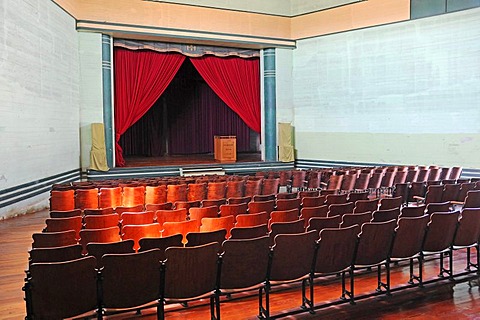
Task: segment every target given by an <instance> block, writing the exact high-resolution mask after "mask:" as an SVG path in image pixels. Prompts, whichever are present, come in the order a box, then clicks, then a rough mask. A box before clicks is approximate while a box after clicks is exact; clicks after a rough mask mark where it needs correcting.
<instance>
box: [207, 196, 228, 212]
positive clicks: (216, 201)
mask: <svg viewBox="0 0 480 320" xmlns="http://www.w3.org/2000/svg"><path fill="white" fill-rule="evenodd" d="M226 203H227V199H225V198H222V199H205V200H202V202H201V207H212V206H215V207H217V211H219V210H220V206H221V205H224V204H226Z"/></svg>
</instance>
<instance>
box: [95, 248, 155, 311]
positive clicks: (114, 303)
mask: <svg viewBox="0 0 480 320" xmlns="http://www.w3.org/2000/svg"><path fill="white" fill-rule="evenodd" d="M101 264H102V266H103V267H102V269H100V275H101V276H100V280H99V282H98V285H99V288H100V290H99V292H101V294H100V297H99V301H100V302H101V305H102V311H103V313H106V314H108V313H109V312H112V311H118V310H121V311H126V310H138V308H140V307H141V308H145V307H152V306H157V307H158V306H159V302H158V298H159V297H160V292H161V291H162V288H163V285H164V284H163V283H162V281H161V263H160V250H159V249H152V250H149V251H144V252H139V253H124V254H106V255H104V256H103V257H102V262H101ZM139 271H140V272H139ZM162 307H163V304H162ZM160 314H161V313H160V308H157V315H160Z"/></svg>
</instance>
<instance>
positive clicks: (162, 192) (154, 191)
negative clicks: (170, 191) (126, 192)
mask: <svg viewBox="0 0 480 320" xmlns="http://www.w3.org/2000/svg"><path fill="white" fill-rule="evenodd" d="M166 202H167V186H166V185H159V186H146V187H145V205H147V204H161V203H166ZM146 209H147V210H153V208H146ZM159 209H160V208H158V209H156V210H159Z"/></svg>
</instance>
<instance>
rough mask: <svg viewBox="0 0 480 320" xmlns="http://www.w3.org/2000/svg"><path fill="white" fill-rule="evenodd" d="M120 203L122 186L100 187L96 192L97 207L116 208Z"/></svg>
mask: <svg viewBox="0 0 480 320" xmlns="http://www.w3.org/2000/svg"><path fill="white" fill-rule="evenodd" d="M121 205H122V188H120V187H113V188H100V191H99V193H98V207H99V208H116V207H120V206H121Z"/></svg>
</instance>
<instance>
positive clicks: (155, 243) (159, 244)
mask: <svg viewBox="0 0 480 320" xmlns="http://www.w3.org/2000/svg"><path fill="white" fill-rule="evenodd" d="M182 241H183V236H182V235H181V234H174V235H171V236H166V237H162V238H141V239H140V240H139V241H138V242H139V244H140V249H138V252H143V251H148V250H151V249H160V260H161V261H163V260H165V259H166V256H165V250H166V249H167V248H170V247H183V243H182Z"/></svg>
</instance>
